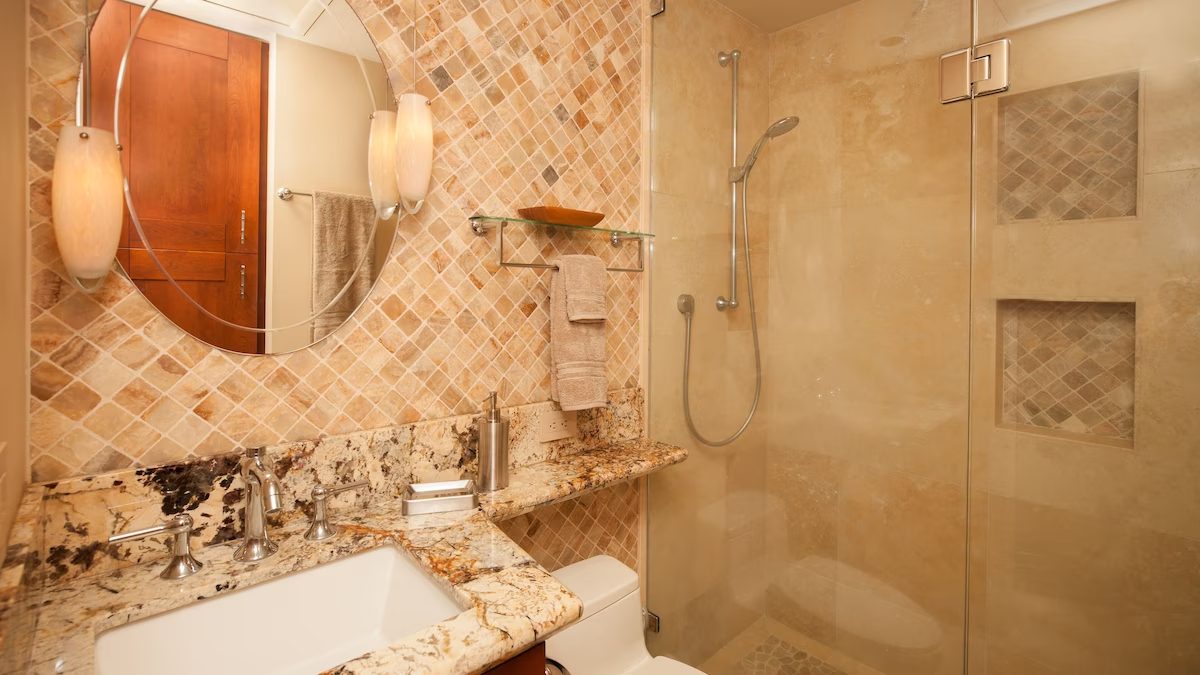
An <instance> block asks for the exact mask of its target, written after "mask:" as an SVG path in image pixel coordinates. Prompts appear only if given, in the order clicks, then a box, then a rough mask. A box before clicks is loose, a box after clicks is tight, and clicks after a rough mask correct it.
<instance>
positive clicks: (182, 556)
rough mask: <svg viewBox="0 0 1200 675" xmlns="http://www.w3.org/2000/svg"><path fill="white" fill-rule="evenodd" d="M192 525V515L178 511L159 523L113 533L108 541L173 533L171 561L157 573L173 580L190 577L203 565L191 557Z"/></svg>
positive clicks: (163, 577) (162, 577)
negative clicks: (177, 513) (190, 538)
mask: <svg viewBox="0 0 1200 675" xmlns="http://www.w3.org/2000/svg"><path fill="white" fill-rule="evenodd" d="M192 526H193V522H192V517H191V516H189V515H188V514H186V513H180V514H179V515H177V516H173V517H172V518H171V519H170V520H168V521H166V522H165V523H163V524H161V525H155V526H154V527H147V528H145V529H141V530H134V531H133V532H124V533H122V534H114V535H113V536H111V537H109V538H108V543H110V544H119V543H121V542H125V541H133V540H135V539H145V538H146V537H153V536H155V535H157V534H170V535H174V537H175V542H174V544H173V545H172V547H171V561H170V562H168V563H167V567H166V569H164V570H163V571H162V573H160V574H159V575H158V578H159V579H170V580H172V581H174V580H177V579H182V578H184V577H190V576H192V575H193V574H195V573H196V572H199V571H200V568H201V567H204V564H203V563H201V562H200V561H199V560H196V559H195V558H193V557H192V549H191V545H190V544H189V542H188V537H190V536H192Z"/></svg>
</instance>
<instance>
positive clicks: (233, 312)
mask: <svg viewBox="0 0 1200 675" xmlns="http://www.w3.org/2000/svg"><path fill="white" fill-rule="evenodd" d="M134 253H136V251H130V255H131V257H132V255H133V254H134ZM243 265H244V266H245V270H246V282H245V283H246V285H245V295H244V297H243V295H242V290H241V289H242V286H241V270H242V266H243ZM224 275H225V281H180V282H179V286H180V287H181V288H182V289H183V290H184V292H185V293H187V294H188V295H189V296H191V297H192V298H193V299H195V300H196V302H198V303H199V304H200V305H201V306H202V307H204V308H205V309H207V310H208V311H209V312H212V313H213V314H216V315H217V316H220V317H221V318H223V319H225V320H226V321H230V322H233V323H236V324H240V325H247V326H253V325H254V323H255V317H256V316H257V314H258V283H259V280H258V261H257V256H253V255H239V254H230V255H227V256H225V270H224ZM134 283H135V284H137V287H138V288H140V289H141V291H142V293H143V294H145V296H146V297H147V298H148V299H149V300H150V302H152V303H154V306H155V307H158V308H159V309H160V310H162V312H163V313H164V314H166V315H167V316H168V317H169V318H170V319H171V320H172V321H174V322H175V324H176V325H178V326H179V327H180V328H182V329H183V330H185V331H187V332H188V333H190V334H192V335H194V336H195V337H197V338H199V339H201V340H204V341H205V342H207V343H209V344H214V345H218V346H220V347H224V348H225V349H232V350H235V351H240V352H250V353H254V352H255V351H257V349H258V339H257V334H255V333H253V332H251V331H247V330H241V329H237V328H230V327H228V326H225V325H223V324H221V323H220V322H217V321H214V320H212V319H211V318H209V317H208V316H205V315H204V313H202V312H201V311H200V310H198V309H196V307H195V306H194V305H192V303H190V302H188V300H187V298H184V297H182V296H181V295H180V294H179V291H178V290H176V289H175V287H174V286H172V285H171V283H170V282H169V281H157V280H153V279H136V280H134Z"/></svg>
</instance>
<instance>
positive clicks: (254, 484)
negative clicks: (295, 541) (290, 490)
mask: <svg viewBox="0 0 1200 675" xmlns="http://www.w3.org/2000/svg"><path fill="white" fill-rule="evenodd" d="M263 455H264V452H263V449H262V448H249V449H247V450H246V456H245V457H244V458H243V459H242V480H243V481H245V482H246V522H245V530H246V538H245V540H244V541H243V542H242V545H241V546H239V547H238V549H237V550H236V551H234V552H233V559H234V560H237V561H238V562H256V561H258V560H263V559H264V558H269V557H270V556H271V555H273V554H274V553H275V552H276V551H278V550H279V545H278V544H276V543H275V542H273V541H271V539H270V537H268V536H267V514H268V513H275V512H277V511H279V509H280V508H281V507H282V506H283V497H282V496H281V492H280V488H279V479H278V478H276V477H275V474H274V473H273V472H272V471H271V470H270V469H269V468H267V465H266V464H265V463H263Z"/></svg>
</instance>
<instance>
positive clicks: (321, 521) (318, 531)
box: [304, 480, 369, 541]
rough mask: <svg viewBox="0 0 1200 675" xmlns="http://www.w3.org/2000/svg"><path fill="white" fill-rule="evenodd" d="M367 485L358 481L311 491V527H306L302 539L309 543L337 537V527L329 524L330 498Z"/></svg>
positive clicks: (318, 486)
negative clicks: (309, 541)
mask: <svg viewBox="0 0 1200 675" xmlns="http://www.w3.org/2000/svg"><path fill="white" fill-rule="evenodd" d="M368 485H369V483H368V482H367V481H365V480H360V481H358V482H355V483H347V484H345V485H339V486H337V487H332V488H327V487H325V486H324V485H317V486H316V487H314V488H313V489H312V499H313V519H312V525H310V526H309V527H308V532H305V533H304V538H305V539H308V540H311V541H321V540H322V539H329V538H330V537H333V536H335V535H337V533H338V526H337V525H333V524H331V523H330V522H329V514H328V510H329V506H328V504H327V502H328V500H329V498H330V497H332V496H334V495H338V494H341V493H343V492H346V491H347V490H357V489H359V488H363V487H367V486H368Z"/></svg>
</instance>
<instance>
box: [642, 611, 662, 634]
mask: <svg viewBox="0 0 1200 675" xmlns="http://www.w3.org/2000/svg"><path fill="white" fill-rule="evenodd" d="M642 616H643V617H644V618H645V621H646V630H648V631H650V632H651V633H659V632H662V619H661V618H659V616H658V615H657V614H655V613H654V612H651V611H650V610H648V609H643V610H642Z"/></svg>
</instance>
